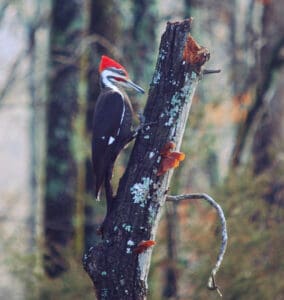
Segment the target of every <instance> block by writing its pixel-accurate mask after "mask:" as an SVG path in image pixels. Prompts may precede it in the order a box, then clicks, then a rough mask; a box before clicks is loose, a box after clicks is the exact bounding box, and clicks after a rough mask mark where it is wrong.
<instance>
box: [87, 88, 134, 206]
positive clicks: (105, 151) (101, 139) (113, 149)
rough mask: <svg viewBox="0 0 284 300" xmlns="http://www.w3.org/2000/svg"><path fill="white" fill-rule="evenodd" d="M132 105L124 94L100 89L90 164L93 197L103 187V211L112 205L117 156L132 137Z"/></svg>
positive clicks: (95, 111)
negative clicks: (93, 179)
mask: <svg viewBox="0 0 284 300" xmlns="http://www.w3.org/2000/svg"><path fill="white" fill-rule="evenodd" d="M132 116H133V111H132V105H131V103H130V101H129V99H128V97H127V95H126V94H125V93H123V92H122V91H119V90H113V89H111V88H108V87H104V88H103V89H102V91H101V93H100V95H99V97H98V99H97V102H96V106H95V110H94V121H93V137H92V161H93V169H94V175H95V195H96V197H98V195H99V193H100V189H101V187H102V185H103V183H104V185H105V192H106V198H107V209H108V212H109V210H110V206H111V202H112V198H113V195H112V188H111V184H110V180H111V177H112V170H113V165H114V162H115V160H116V158H117V156H118V154H119V152H120V151H121V150H122V149H123V148H124V147H125V145H126V144H127V143H129V142H130V140H131V139H132V137H133V131H132V130H131V126H132Z"/></svg>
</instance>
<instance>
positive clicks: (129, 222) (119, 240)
mask: <svg viewBox="0 0 284 300" xmlns="http://www.w3.org/2000/svg"><path fill="white" fill-rule="evenodd" d="M190 24H191V20H185V21H183V22H175V23H168V25H167V28H166V31H165V33H164V34H163V36H162V39H161V44H160V50H159V56H158V62H157V65H156V70H155V73H154V76H153V79H152V83H151V85H150V90H149V97H148V101H147V104H146V108H145V111H144V116H145V119H146V123H149V124H151V123H152V122H155V123H153V124H152V125H149V126H146V127H145V128H144V130H142V131H140V133H139V135H138V137H137V139H136V143H135V145H134V148H133V151H132V154H131V157H130V160H129V163H128V167H127V169H126V171H125V174H124V176H123V177H122V179H121V180H120V184H119V188H118V192H117V195H116V197H115V199H114V206H113V208H112V212H111V214H110V215H109V217H108V218H107V219H106V222H105V227H104V239H103V240H102V242H101V243H99V244H97V245H94V246H93V247H91V248H90V250H89V252H88V253H87V254H85V256H84V258H83V262H84V267H85V269H86V271H87V272H88V274H89V275H90V277H91V279H92V281H93V283H94V286H95V289H96V294H97V298H98V299H138V300H139V299H146V296H147V276H148V271H149V266H150V259H151V254H152V250H151V248H149V249H147V250H146V251H145V252H142V253H140V254H137V253H136V251H135V248H136V247H137V245H138V244H139V242H141V241H142V240H154V239H155V236H156V231H157V226H158V223H159V219H160V216H161V213H162V207H163V205H164V202H165V196H166V193H167V190H168V187H169V183H170V179H171V176H172V171H170V172H167V173H166V174H165V175H162V176H158V175H157V170H158V168H159V164H160V161H161V156H160V151H161V149H162V148H163V147H164V145H165V144H166V143H167V142H169V141H173V142H175V144H176V145H177V149H179V147H180V144H181V141H182V137H183V133H184V128H185V124H186V120H187V117H188V113H189V110H190V107H191V101H192V97H193V94H194V91H195V89H196V86H197V84H198V80H199V78H200V76H199V74H200V66H201V65H202V64H203V63H204V62H205V61H206V60H207V59H208V58H209V52H208V50H207V49H205V48H202V47H200V46H199V45H196V44H195V45H193V44H194V43H195V42H194V40H193V39H192V38H191V37H190V35H189V30H190ZM194 46H196V47H194Z"/></svg>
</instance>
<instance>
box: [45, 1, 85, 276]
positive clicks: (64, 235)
mask: <svg viewBox="0 0 284 300" xmlns="http://www.w3.org/2000/svg"><path fill="white" fill-rule="evenodd" d="M82 8H83V0H82V1H77V0H71V1H69V0H60V1H59V0H58V1H57V0H55V1H53V7H52V13H51V16H52V23H51V33H50V64H51V69H50V73H51V74H50V76H51V77H50V81H49V97H48V102H47V123H48V124H47V138H46V139H47V159H46V194H45V209H44V212H45V215H44V231H45V246H46V255H45V270H46V272H47V273H48V274H49V275H50V276H53V277H54V276H58V275H59V274H60V273H61V272H63V271H64V270H65V269H66V268H67V265H66V262H65V260H64V254H63V252H64V250H66V247H67V246H68V245H69V243H70V241H71V239H72V235H73V214H74V205H75V197H76V187H77V186H76V180H77V170H76V162H75V157H74V153H73V140H72V131H73V120H74V117H75V116H76V113H77V100H78V90H77V86H78V82H79V70H78V56H77V54H78V52H76V51H78V45H79V40H80V38H81V33H82V30H83V24H84V22H83V16H82Z"/></svg>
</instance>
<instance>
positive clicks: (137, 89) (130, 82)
mask: <svg viewBox="0 0 284 300" xmlns="http://www.w3.org/2000/svg"><path fill="white" fill-rule="evenodd" d="M125 83H126V85H127V86H128V87H130V88H133V89H134V90H136V91H137V92H139V93H141V94H144V93H145V91H144V90H143V89H142V88H141V87H140V86H139V85H137V84H135V83H134V82H132V81H131V80H130V79H127V80H126V82H125Z"/></svg>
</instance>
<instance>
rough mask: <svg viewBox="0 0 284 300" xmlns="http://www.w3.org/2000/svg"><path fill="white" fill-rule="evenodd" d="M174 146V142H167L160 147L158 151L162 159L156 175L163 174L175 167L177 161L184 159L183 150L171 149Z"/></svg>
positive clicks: (177, 164)
mask: <svg viewBox="0 0 284 300" xmlns="http://www.w3.org/2000/svg"><path fill="white" fill-rule="evenodd" d="M175 147H176V145H175V143H174V142H167V143H166V144H165V146H164V147H163V148H162V151H161V152H160V154H161V158H162V159H161V162H160V166H159V169H158V173H157V175H158V176H161V175H163V174H165V173H166V172H167V171H168V170H170V169H172V168H177V167H178V166H179V163H180V162H181V161H183V160H184V159H185V154H184V153H183V152H178V151H173V150H174V148H175Z"/></svg>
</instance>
